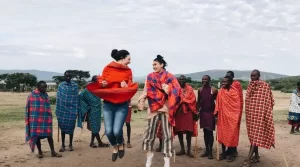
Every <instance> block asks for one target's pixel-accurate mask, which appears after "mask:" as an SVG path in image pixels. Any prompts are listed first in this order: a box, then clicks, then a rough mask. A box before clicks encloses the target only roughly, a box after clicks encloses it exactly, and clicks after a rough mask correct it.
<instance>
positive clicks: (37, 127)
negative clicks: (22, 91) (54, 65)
mask: <svg viewBox="0 0 300 167" xmlns="http://www.w3.org/2000/svg"><path fill="white" fill-rule="evenodd" d="M64 77H65V81H64V82H62V83H61V84H59V86H58V91H57V98H56V111H55V113H56V116H57V121H58V128H59V129H60V130H61V133H60V134H58V135H61V139H62V142H61V143H62V145H61V148H60V149H59V152H64V151H66V144H65V136H66V134H67V135H69V145H68V150H69V151H73V150H74V148H73V137H74V135H73V134H74V130H75V127H76V120H77V123H78V127H81V128H83V127H82V123H83V122H84V121H87V128H88V129H89V130H90V131H91V142H90V147H92V148H97V147H109V144H105V143H103V142H102V141H101V139H100V135H99V132H100V128H101V108H102V106H101V99H99V98H98V97H97V96H95V95H94V94H92V93H90V92H89V91H87V90H86V89H84V90H83V91H81V92H80V94H78V93H79V88H78V85H77V83H75V82H74V81H72V75H71V73H70V72H69V71H66V72H65V73H64ZM93 82H97V77H96V76H94V77H93V79H92V82H91V83H93ZM46 90H47V84H46V82H44V81H40V82H39V83H38V85H37V89H36V90H35V91H33V92H32V93H31V94H30V95H29V96H28V99H27V105H26V112H25V123H26V141H27V142H29V144H30V146H31V151H32V152H34V148H35V146H37V148H38V151H39V153H38V155H37V157H38V158H43V156H44V155H43V152H42V149H41V143H40V139H43V138H48V142H49V145H50V148H51V152H52V154H51V155H52V156H53V157H61V156H62V155H61V154H58V153H56V152H55V150H54V144H53V137H52V135H53V126H52V112H51V107H50V102H49V97H48V94H47V93H46ZM95 138H96V139H97V141H98V145H95V143H94V140H95Z"/></svg>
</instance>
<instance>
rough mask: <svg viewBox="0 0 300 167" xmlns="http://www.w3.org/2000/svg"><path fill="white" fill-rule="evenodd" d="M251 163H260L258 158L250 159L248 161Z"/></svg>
mask: <svg viewBox="0 0 300 167" xmlns="http://www.w3.org/2000/svg"><path fill="white" fill-rule="evenodd" d="M250 162H251V163H259V162H260V157H256V156H254V157H252V158H251V160H250Z"/></svg>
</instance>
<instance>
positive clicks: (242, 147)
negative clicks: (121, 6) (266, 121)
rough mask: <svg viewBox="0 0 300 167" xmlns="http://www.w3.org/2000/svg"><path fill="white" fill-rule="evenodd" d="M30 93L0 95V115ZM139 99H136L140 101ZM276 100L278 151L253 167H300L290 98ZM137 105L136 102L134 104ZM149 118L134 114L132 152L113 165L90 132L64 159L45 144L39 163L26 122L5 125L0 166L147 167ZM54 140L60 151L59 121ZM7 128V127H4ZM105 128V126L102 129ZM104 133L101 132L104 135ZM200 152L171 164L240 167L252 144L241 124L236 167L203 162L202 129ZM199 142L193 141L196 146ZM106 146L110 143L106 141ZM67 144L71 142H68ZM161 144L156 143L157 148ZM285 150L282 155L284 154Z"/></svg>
mask: <svg viewBox="0 0 300 167" xmlns="http://www.w3.org/2000/svg"><path fill="white" fill-rule="evenodd" d="M27 95H28V94H27V93H25V94H24V93H21V94H19V93H18V94H12V93H0V99H1V101H0V113H1V112H2V111H4V110H5V112H8V110H7V109H9V108H17V107H24V104H25V100H26V97H27ZM51 95H54V93H51ZM137 96H138V95H136V97H137ZM274 97H275V99H276V106H275V109H274V119H275V120H276V122H275V129H276V140H277V141H278V143H276V149H274V148H272V149H271V150H266V149H260V156H261V161H262V162H260V163H258V164H253V165H252V166H254V167H271V166H273V167H284V166H285V163H284V160H283V156H282V153H283V155H284V156H285V158H286V160H287V162H288V164H289V166H290V167H298V166H300V159H299V158H298V157H299V156H298V155H300V144H299V141H300V136H295V135H290V134H289V131H290V126H289V125H288V124H287V121H286V114H287V107H288V104H289V98H290V95H289V94H283V93H280V92H274ZM133 101H134V102H136V98H134V100H133ZM145 118H146V114H145V113H143V112H140V113H135V114H133V117H132V139H131V143H132V145H133V148H131V149H126V155H125V157H124V158H123V159H121V160H120V159H118V160H117V161H116V162H112V161H111V151H112V150H111V148H96V149H95V148H90V147H89V141H90V132H89V131H88V130H86V129H84V130H83V132H82V135H81V142H79V148H78V149H77V150H75V151H73V152H65V153H63V157H62V158H52V157H50V152H49V146H48V143H47V140H43V141H42V149H43V151H44V154H45V157H44V158H43V159H37V158H36V157H35V155H36V152H35V153H31V152H30V149H29V146H28V145H27V144H25V143H24V122H23V121H11V122H6V123H2V122H0V125H2V126H1V128H0V166H3V167H15V166H16V167H18V166H21V167H32V166H34V167H50V166H51V167H52V166H78V167H94V166H104V167H110V166H123V167H143V166H145V161H146V156H145V152H144V151H142V150H141V143H142V136H143V132H144V128H145V126H146V120H145ZM53 122H54V127H53V129H54V140H55V148H56V150H58V149H59V147H60V143H58V142H57V121H56V120H55V119H54V120H53ZM3 125H5V126H3ZM102 127H103V126H102ZM125 132H126V126H124V135H125V138H126V133H125ZM103 133H104V131H103V128H102V129H101V135H102V134H103ZM79 134H80V129H78V128H77V129H76V131H75V135H74V140H75V141H74V147H76V145H77V141H78V139H79ZM197 139H198V140H197V141H198V149H197V152H196V158H195V159H191V158H189V157H187V156H180V157H178V156H176V162H174V161H173V159H172V162H171V166H172V167H182V166H190V167H193V166H203V167H215V166H217V167H229V166H230V167H238V166H239V165H240V164H241V163H242V161H243V160H244V159H245V157H246V156H247V154H248V151H249V141H248V137H247V132H246V128H245V121H244V120H243V122H242V127H241V133H240V143H239V147H238V152H239V156H238V158H237V159H236V161H235V162H233V163H227V162H225V161H221V162H218V161H216V160H208V159H206V158H200V157H199V155H200V153H202V152H203V151H204V150H203V149H204V142H203V133H202V130H200V129H199V136H198V138H197ZM195 140H196V138H193V145H194V144H195ZM103 141H104V142H108V140H107V138H106V137H104V139H103ZM67 144H68V140H67ZM157 144H158V141H157V142H156V143H155V148H156V147H157ZM175 146H176V150H179V148H180V147H179V143H178V139H177V138H176V139H175ZM280 149H282V152H281V150H280ZM152 166H153V167H160V166H163V157H162V155H161V153H155V157H154V159H153V165H152Z"/></svg>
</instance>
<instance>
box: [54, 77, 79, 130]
mask: <svg viewBox="0 0 300 167" xmlns="http://www.w3.org/2000/svg"><path fill="white" fill-rule="evenodd" d="M78 103H79V100H78V85H77V83H75V82H73V81H71V82H69V83H68V82H62V83H61V84H60V85H59V86H58V91H57V99H56V116H57V120H58V126H59V128H60V129H61V131H62V132H63V133H66V134H73V132H74V129H75V124H76V117H77V113H78Z"/></svg>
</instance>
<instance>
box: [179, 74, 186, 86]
mask: <svg viewBox="0 0 300 167" xmlns="http://www.w3.org/2000/svg"><path fill="white" fill-rule="evenodd" d="M178 81H179V84H180V86H181V88H184V87H185V84H186V77H185V76H184V75H181V76H180V77H179V79H178Z"/></svg>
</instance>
